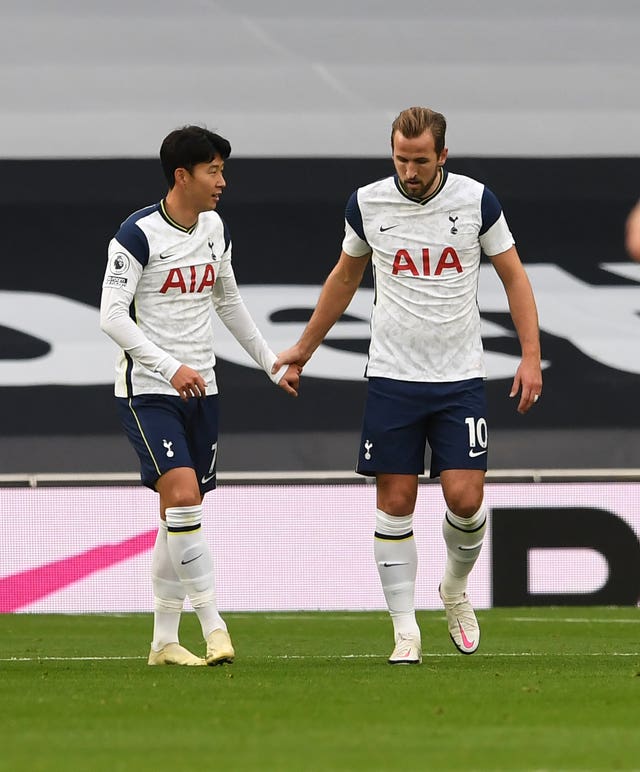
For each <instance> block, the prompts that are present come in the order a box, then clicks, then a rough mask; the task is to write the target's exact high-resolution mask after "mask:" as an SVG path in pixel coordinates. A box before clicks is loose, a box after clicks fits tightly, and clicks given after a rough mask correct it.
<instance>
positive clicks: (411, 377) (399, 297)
mask: <svg viewBox="0 0 640 772" xmlns="http://www.w3.org/2000/svg"><path fill="white" fill-rule="evenodd" d="M513 243H514V241H513V237H512V235H511V232H510V231H509V228H508V226H507V223H506V221H505V218H504V215H503V213H502V208H501V206H500V204H499V202H498V200H497V199H496V197H495V196H494V194H493V193H492V192H491V191H490V190H488V189H487V188H486V187H485V186H484V185H482V184H481V183H479V182H477V181H476V180H473V179H471V178H469V177H465V176H462V175H459V174H449V173H447V172H446V171H445V170H444V169H443V174H442V179H441V181H440V184H439V186H438V189H437V190H436V191H435V192H434V193H433V194H432V195H431V196H430V197H429V198H428V199H425V200H423V201H418V200H417V199H413V198H410V197H409V196H407V194H406V193H404V192H403V191H402V189H401V188H400V187H399V183H398V179H397V177H396V176H392V177H387V178H385V179H383V180H379V181H377V182H373V183H372V184H370V185H366V186H364V187H362V188H359V189H358V190H357V191H356V192H355V193H354V194H353V195H352V196H351V198H350V199H349V202H348V204H347V210H346V222H345V237H344V241H343V244H342V248H343V250H344V251H345V252H346V253H347V254H349V255H351V256H353V257H359V256H362V255H366V254H368V253H369V252H370V251H371V252H372V257H371V260H372V265H373V274H374V282H375V295H374V305H373V309H372V315H371V344H370V347H369V360H368V363H367V369H366V375H367V376H377V377H384V378H395V379H398V380H406V381H426V382H433V381H459V380H463V379H466V378H475V377H484V376H485V367H484V359H483V351H482V340H481V338H480V312H479V310H478V304H477V299H476V295H477V287H478V275H479V268H480V256H481V251H484V252H485V254H487V255H489V256H491V255H497V254H500V253H501V252H504V251H506V250H507V249H509V248H510V247H511V246H513Z"/></svg>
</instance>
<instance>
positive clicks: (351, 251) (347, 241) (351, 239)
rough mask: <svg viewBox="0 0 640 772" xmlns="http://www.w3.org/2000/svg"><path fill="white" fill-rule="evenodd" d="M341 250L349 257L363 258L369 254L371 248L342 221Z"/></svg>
mask: <svg viewBox="0 0 640 772" xmlns="http://www.w3.org/2000/svg"><path fill="white" fill-rule="evenodd" d="M342 249H343V250H344V251H345V252H346V253H347V254H348V255H351V257H364V255H368V254H369V253H370V252H371V247H370V246H369V244H367V242H366V241H363V240H362V239H361V238H360V236H358V234H357V233H356V232H355V231H354V229H353V228H352V227H351V225H349V223H348V222H347V220H345V221H344V239H343V240H342Z"/></svg>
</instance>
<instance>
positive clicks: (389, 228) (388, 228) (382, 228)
mask: <svg viewBox="0 0 640 772" xmlns="http://www.w3.org/2000/svg"><path fill="white" fill-rule="evenodd" d="M397 227H398V225H397V223H396V225H387V227H386V228H384V227H383V226H382V225H381V226H380V233H384V232H385V231H390V230H391V229H392V228H397Z"/></svg>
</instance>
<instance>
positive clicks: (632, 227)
mask: <svg viewBox="0 0 640 772" xmlns="http://www.w3.org/2000/svg"><path fill="white" fill-rule="evenodd" d="M625 246H626V248H627V252H628V253H629V257H630V258H631V259H632V260H636V261H637V262H640V201H638V203H637V204H636V205H635V206H634V207H633V209H632V210H631V211H630V212H629V216H628V217H627V222H626V229H625Z"/></svg>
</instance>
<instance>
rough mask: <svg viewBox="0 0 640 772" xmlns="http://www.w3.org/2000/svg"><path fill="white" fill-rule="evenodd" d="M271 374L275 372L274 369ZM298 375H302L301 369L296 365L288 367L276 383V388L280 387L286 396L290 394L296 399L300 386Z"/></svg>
mask: <svg viewBox="0 0 640 772" xmlns="http://www.w3.org/2000/svg"><path fill="white" fill-rule="evenodd" d="M276 364H277V362H276ZM274 368H275V365H274ZM273 372H277V368H276V369H274V370H273ZM300 373H302V367H300V366H299V365H296V364H291V365H289V367H287V369H286V371H285V373H284V375H283V376H282V378H280V380H279V381H278V386H280V388H281V389H284V390H285V391H286V392H287V394H290V395H291V396H292V397H297V396H298V388H299V386H300Z"/></svg>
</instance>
